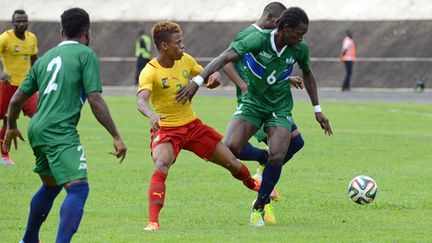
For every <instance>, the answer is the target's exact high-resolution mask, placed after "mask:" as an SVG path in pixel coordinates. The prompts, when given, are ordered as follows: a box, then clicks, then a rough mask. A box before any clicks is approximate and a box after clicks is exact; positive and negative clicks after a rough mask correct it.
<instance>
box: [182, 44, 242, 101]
mask: <svg viewBox="0 0 432 243" xmlns="http://www.w3.org/2000/svg"><path fill="white" fill-rule="evenodd" d="M239 58H240V56H239V54H238V53H237V52H236V51H235V50H234V49H233V48H231V47H230V48H228V49H227V50H225V51H224V52H222V53H221V54H220V55H219V56H218V57H216V58H215V59H213V60H212V61H211V62H210V63H209V64H208V65H207V66H206V67H205V68H204V70H203V71H202V72H201V74H200V75H198V76H197V77H195V78H194V79H193V82H190V83H188V84H187V85H186V86H185V87H183V88H182V89H181V90H179V91H177V97H176V102H181V103H182V104H185V103H186V102H187V101H188V100H192V97H193V96H194V95H195V93H196V92H197V90H198V88H199V85H198V84H197V82H200V81H199V80H197V79H203V80H201V84H202V82H203V81H204V80H205V79H207V77H209V76H210V74H212V73H214V72H216V71H217V70H219V69H221V68H222V67H223V66H225V64H227V63H229V62H235V61H237V60H238V59H239Z"/></svg>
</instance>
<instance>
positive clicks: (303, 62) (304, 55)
mask: <svg viewBox="0 0 432 243" xmlns="http://www.w3.org/2000/svg"><path fill="white" fill-rule="evenodd" d="M300 48H301V51H300V55H299V57H298V60H297V62H298V66H299V67H300V69H301V70H303V71H307V70H309V68H310V58H309V47H308V45H307V44H306V42H303V43H301V44H300Z"/></svg>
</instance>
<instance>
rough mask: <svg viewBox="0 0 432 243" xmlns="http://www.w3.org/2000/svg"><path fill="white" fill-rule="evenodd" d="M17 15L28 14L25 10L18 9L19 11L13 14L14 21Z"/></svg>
mask: <svg viewBox="0 0 432 243" xmlns="http://www.w3.org/2000/svg"><path fill="white" fill-rule="evenodd" d="M15 14H26V12H25V11H24V10H22V9H17V10H15V11H14V12H13V14H12V21H14V18H15Z"/></svg>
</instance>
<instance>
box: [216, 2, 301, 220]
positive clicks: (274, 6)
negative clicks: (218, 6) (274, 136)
mask: <svg viewBox="0 0 432 243" xmlns="http://www.w3.org/2000/svg"><path fill="white" fill-rule="evenodd" d="M284 10H286V7H285V6H284V5H283V4H282V3H280V2H271V3H269V4H267V5H266V6H265V8H264V10H263V13H262V15H261V17H260V18H259V19H258V20H257V21H256V22H255V23H254V24H252V25H250V26H249V27H247V28H245V29H243V30H241V31H239V32H238V33H237V35H236V36H235V38H234V40H233V41H232V43H234V42H238V41H240V40H242V39H243V38H245V37H246V36H248V35H249V34H251V33H255V32H259V31H263V30H266V29H274V28H276V20H277V19H278V18H279V17H280V15H281V14H282V12H283V11H284ZM246 65H247V63H245V62H243V60H242V59H239V60H237V61H236V62H235V63H232V62H230V63H227V64H226V65H225V66H224V68H223V70H224V72H225V74H226V75H227V76H228V77H229V78H230V79H231V81H233V83H235V84H236V96H237V105H238V106H239V105H240V104H241V100H242V96H243V94H245V93H246V92H247V84H246V83H247V81H248V80H247V79H246V80H244V79H245V77H246V76H247V75H246V74H245V72H246V70H247V67H246ZM290 83H291V85H292V86H294V87H296V88H298V89H302V88H303V82H302V80H299V79H290ZM254 137H255V138H256V139H257V141H258V142H259V143H260V142H264V143H265V144H266V145H267V144H268V141H267V135H266V134H265V131H264V128H263V127H260V129H258V131H257V132H256V133H255V134H254ZM288 142H289V143H290V144H289V147H288V151H287V153H286V155H285V158H284V163H286V162H287V161H288V160H290V159H291V158H292V157H293V156H294V154H295V153H297V152H298V151H299V150H300V149H301V148H302V147H303V146H304V141H303V138H302V136H301V134H300V131H299V130H298V129H297V126H296V125H295V124H293V126H292V128H291V139H290V141H288ZM238 158H239V159H240V160H253V161H258V162H259V164H260V165H259V166H258V168H257V172H256V174H255V175H254V176H253V178H254V179H256V180H258V181H261V180H262V172H263V170H264V166H265V163H267V159H268V152H267V151H266V150H264V149H259V148H257V147H254V146H253V145H252V144H250V143H249V142H246V144H245V145H244V147H243V148H242V149H241V151H240V153H239V155H238ZM270 198H271V200H272V201H273V200H275V201H278V200H279V199H280V197H279V193H278V192H277V190H276V188H275V190H273V192H272V193H271V194H270ZM264 221H265V223H270V224H275V223H276V217H275V215H274V212H273V208H272V206H271V205H270V204H267V205H266V206H265V207H264Z"/></svg>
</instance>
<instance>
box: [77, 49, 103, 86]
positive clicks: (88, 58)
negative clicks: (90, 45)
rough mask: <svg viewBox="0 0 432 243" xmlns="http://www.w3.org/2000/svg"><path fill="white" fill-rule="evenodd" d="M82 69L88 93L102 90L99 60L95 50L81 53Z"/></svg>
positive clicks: (83, 82)
mask: <svg viewBox="0 0 432 243" xmlns="http://www.w3.org/2000/svg"><path fill="white" fill-rule="evenodd" d="M80 61H81V69H82V84H83V88H84V92H85V93H86V94H89V93H92V92H102V83H101V79H100V70H99V60H98V58H97V56H96V53H94V52H93V51H83V52H81V54H80Z"/></svg>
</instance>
